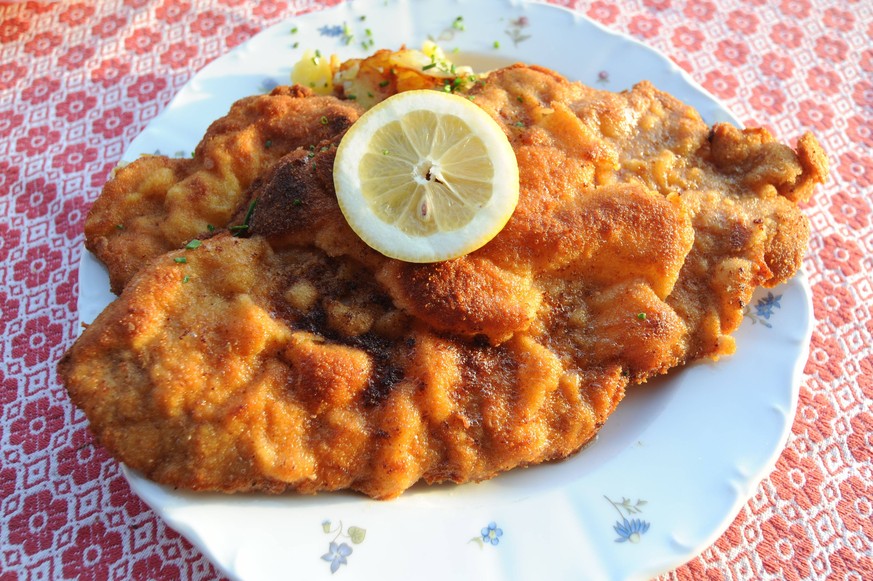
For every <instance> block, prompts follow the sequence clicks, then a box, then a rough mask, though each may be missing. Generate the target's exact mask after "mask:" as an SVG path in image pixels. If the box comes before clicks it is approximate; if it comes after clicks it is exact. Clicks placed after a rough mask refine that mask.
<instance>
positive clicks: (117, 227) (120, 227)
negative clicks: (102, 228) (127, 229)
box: [115, 224, 124, 230]
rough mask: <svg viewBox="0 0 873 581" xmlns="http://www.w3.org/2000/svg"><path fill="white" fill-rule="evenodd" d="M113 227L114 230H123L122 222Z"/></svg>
mask: <svg viewBox="0 0 873 581" xmlns="http://www.w3.org/2000/svg"><path fill="white" fill-rule="evenodd" d="M115 229H116V230H124V224H116V225H115Z"/></svg>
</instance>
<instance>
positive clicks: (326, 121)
mask: <svg viewBox="0 0 873 581" xmlns="http://www.w3.org/2000/svg"><path fill="white" fill-rule="evenodd" d="M319 121H320V122H321V124H322V125H327V124H328V123H330V121H328V120H327V116H326V115H322V116H321V119H320V120H319Z"/></svg>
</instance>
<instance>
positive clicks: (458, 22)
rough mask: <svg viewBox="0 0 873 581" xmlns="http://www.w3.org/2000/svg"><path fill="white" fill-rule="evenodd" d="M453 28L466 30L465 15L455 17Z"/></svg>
mask: <svg viewBox="0 0 873 581" xmlns="http://www.w3.org/2000/svg"><path fill="white" fill-rule="evenodd" d="M452 28H454V29H455V30H464V17H463V16H458V17H457V18H455V21H454V22H452Z"/></svg>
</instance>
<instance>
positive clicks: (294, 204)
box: [291, 198, 303, 206]
mask: <svg viewBox="0 0 873 581" xmlns="http://www.w3.org/2000/svg"><path fill="white" fill-rule="evenodd" d="M302 203H303V202H302V201H300V199H299V198H294V201H293V202H291V205H292V206H299V205H300V204H302Z"/></svg>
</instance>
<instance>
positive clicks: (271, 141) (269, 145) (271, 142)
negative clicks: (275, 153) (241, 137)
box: [264, 139, 273, 149]
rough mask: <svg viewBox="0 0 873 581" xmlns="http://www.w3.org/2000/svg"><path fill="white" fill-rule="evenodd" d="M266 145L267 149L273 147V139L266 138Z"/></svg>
mask: <svg viewBox="0 0 873 581" xmlns="http://www.w3.org/2000/svg"><path fill="white" fill-rule="evenodd" d="M264 147H266V148H267V149H270V148H271V147H273V140H272V139H268V140H266V141H265V142H264Z"/></svg>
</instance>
